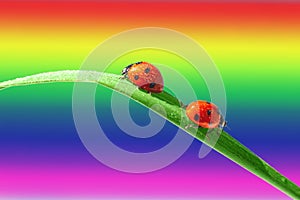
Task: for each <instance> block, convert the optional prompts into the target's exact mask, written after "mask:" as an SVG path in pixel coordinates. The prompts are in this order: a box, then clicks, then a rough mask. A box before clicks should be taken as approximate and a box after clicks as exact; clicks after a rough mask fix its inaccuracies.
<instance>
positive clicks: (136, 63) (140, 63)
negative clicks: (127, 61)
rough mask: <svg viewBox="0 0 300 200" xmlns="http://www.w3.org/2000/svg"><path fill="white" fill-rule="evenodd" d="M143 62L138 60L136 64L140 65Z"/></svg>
mask: <svg viewBox="0 0 300 200" xmlns="http://www.w3.org/2000/svg"><path fill="white" fill-rule="evenodd" d="M142 62H143V61H140V62H136V63H135V64H137V65H138V64H141V63H142Z"/></svg>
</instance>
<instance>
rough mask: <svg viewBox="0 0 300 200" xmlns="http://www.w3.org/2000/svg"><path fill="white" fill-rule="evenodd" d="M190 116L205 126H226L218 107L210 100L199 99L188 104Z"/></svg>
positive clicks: (188, 114)
mask: <svg viewBox="0 0 300 200" xmlns="http://www.w3.org/2000/svg"><path fill="white" fill-rule="evenodd" d="M186 115H187V116H188V118H189V119H190V120H191V121H192V122H194V123H195V124H197V125H198V126H201V127H203V128H209V129H212V128H217V127H219V128H222V129H223V128H224V127H225V126H226V121H225V120H224V118H223V116H222V115H221V113H220V111H219V109H218V107H217V106H216V105H215V104H213V103H210V102H207V101H203V100H197V101H194V102H192V103H190V104H189V105H188V106H186Z"/></svg>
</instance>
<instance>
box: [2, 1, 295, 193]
mask: <svg viewBox="0 0 300 200" xmlns="http://www.w3.org/2000/svg"><path fill="white" fill-rule="evenodd" d="M299 23H300V4H298V3H193V2H189V3H181V2H176V3H169V2H164V3H159V2H155V3H149V2H148V3H146V2H144V3H141V2H140V3H138V2H134V3H132V2H125V1H123V2H122V3H116V2H115V3H103V2H102V3H101V2H88V3H87V2H83V1H76V2H50V1H48V2H29V1H28V2H27V1H26V2H25V1H22V2H8V1H7V2H6V1H0V30H1V31H0V47H1V48H0V60H1V64H0V81H4V80H8V79H13V78H16V77H20V76H26V75H30V74H34V73H39V72H46V71H55V70H63V69H79V67H80V65H81V63H82V62H83V60H84V59H85V58H86V57H87V56H88V54H89V52H91V51H92V50H93V49H94V48H95V47H96V46H97V45H98V44H99V43H101V42H102V41H104V40H105V39H107V38H108V37H110V36H111V35H113V34H116V33H119V32H121V31H125V30H128V29H132V28H138V27H145V26H158V27H165V28H171V29H174V30H177V31H180V32H182V33H185V34H187V35H189V36H190V37H192V38H194V39H195V40H197V42H199V43H200V44H201V45H202V46H203V47H204V48H205V49H206V50H207V52H208V54H209V55H210V56H211V57H212V59H213V60H214V62H215V63H216V65H217V66H218V68H219V70H220V73H221V75H222V77H223V80H224V84H225V87H226V92H227V100H228V107H227V108H228V110H227V120H228V121H229V125H230V128H231V129H232V130H231V131H230V134H232V135H233V137H235V138H237V139H238V140H239V141H241V142H242V143H243V144H245V145H246V146H247V147H249V148H250V149H251V150H253V151H254V152H256V153H257V154H258V155H260V156H261V157H262V158H263V159H265V160H266V161H267V162H269V163H270V164H271V165H272V166H274V167H275V168H276V169H277V170H279V171H280V172H281V173H283V174H284V175H286V176H287V177H288V178H290V179H291V180H293V181H294V182H295V183H297V184H298V185H299V184H300V172H299V169H300V158H299V153H300V152H299V151H300V146H299V142H300V134H299V133H300V131H299V125H298V124H299V123H300V117H299V111H300V106H299V102H300V95H299V91H300V79H299V77H300V59H299V53H300V37H299V35H300V27H299ZM146 55H147V56H148V60H147V61H149V62H151V61H152V60H151V57H152V56H153V58H154V57H155V58H157V57H160V56H154V55H155V52H148V53H147V54H146ZM142 58H143V59H144V58H145V57H142ZM160 58H162V57H160ZM163 59H165V61H166V62H167V61H169V62H172V59H171V58H170V57H163ZM173 61H174V60H173ZM128 62H129V63H130V62H131V60H130V59H128ZM128 62H127V61H126V62H125V61H124V62H123V63H122V62H121V63H120V65H117V64H115V67H114V68H113V69H115V71H116V72H117V73H118V72H119V71H120V70H121V69H122V68H123V67H124V66H126V65H127V64H129V63H128ZM176 66H177V68H180V65H179V63H177V62H175V61H174V67H176ZM181 70H182V73H185V72H186V70H185V69H184V67H181ZM192 83H193V85H194V86H195V88H196V91H197V92H201V87H198V85H197V84H198V83H197V81H193V82H192ZM199 88H200V89H199ZM72 89H73V84H72V83H55V84H48V85H35V86H30V87H16V88H11V89H8V90H4V91H1V92H0V110H1V114H0V156H1V157H0V197H3V198H8V197H16V198H21V197H30V198H33V197H37V198H41V197H43V198H48V197H62V198H64V197H74V198H75V197H77V198H87V197H91V198H92V197H98V198H127V199H131V198H139V199H143V198H158V199H161V198H184V199H186V198H198V199H199V198H205V199H214V198H219V199H225V198H228V199H232V198H239V199H240V198H250V199H254V198H255V199H266V198H270V199H288V198H287V197H286V196H285V195H284V194H282V193H281V192H279V191H278V190H276V189H274V188H273V187H271V186H270V185H268V184H267V183H265V182H264V181H262V180H260V179H259V178H257V177H255V176H254V175H252V174H250V173H249V172H247V171H246V170H244V169H242V168H241V167H239V166H237V165H236V164H234V163H233V162H232V161H230V160H228V159H227V158H225V157H223V156H221V155H220V154H218V153H217V152H214V151H213V152H211V153H210V154H209V155H208V156H207V157H205V158H204V159H201V160H200V159H198V150H199V148H200V146H201V143H200V142H198V141H194V142H193V144H192V146H191V147H190V148H189V150H188V151H187V152H186V153H185V154H184V155H183V156H182V157H181V158H180V159H179V160H177V161H176V162H175V163H173V164H172V165H170V166H168V167H167V168H165V169H162V170H160V171H156V172H153V173H148V174H126V173H122V172H118V171H115V170H112V169H110V168H108V167H106V166H104V165H102V164H101V163H99V162H98V161H97V160H96V159H94V158H93V157H92V156H91V155H90V154H89V153H88V152H87V150H86V149H85V147H84V146H83V145H82V143H81V141H80V139H79V137H78V135H77V132H76V129H75V126H74V122H73V117H72V107H71V106H72ZM98 89H99V91H98V92H97V96H96V100H98V102H99V104H97V111H98V112H99V113H101V115H103V116H104V117H105V120H107V121H101V120H100V123H103V124H104V123H105V122H106V124H105V126H106V127H107V130H111V131H112V139H113V140H114V141H115V142H116V143H117V144H118V145H119V146H121V147H123V148H127V149H128V150H131V151H135V152H145V151H151V150H155V149H158V148H160V147H162V146H163V145H164V144H166V143H167V142H168V141H170V140H171V139H172V137H173V136H174V135H172V134H174V133H175V131H176V129H175V128H174V126H173V125H171V124H166V126H165V128H164V129H163V131H162V132H161V133H159V135H158V136H157V137H155V138H153V140H151V141H150V139H149V140H147V141H140V140H133V139H132V138H126V137H124V136H122V132H121V131H120V130H118V129H117V128H116V127H115V124H114V121H113V119H112V117H111V114H110V112H109V107H108V105H109V102H110V101H109V94H110V91H108V90H107V89H103V88H101V87H98ZM203 90H205V89H203ZM103 93H104V94H107V95H106V96H107V97H106V98H103V95H102V94H103ZM203 94H205V95H206V93H205V92H204V93H203ZM204 98H207V96H205V97H204ZM131 111H132V115H133V118H134V119H135V120H136V122H137V123H138V124H140V125H143V124H144V125H145V124H147V123H148V122H149V119H148V116H147V115H145V114H147V110H146V109H144V108H143V107H142V106H139V105H137V104H135V103H132V104H131ZM99 118H100V119H101V117H99Z"/></svg>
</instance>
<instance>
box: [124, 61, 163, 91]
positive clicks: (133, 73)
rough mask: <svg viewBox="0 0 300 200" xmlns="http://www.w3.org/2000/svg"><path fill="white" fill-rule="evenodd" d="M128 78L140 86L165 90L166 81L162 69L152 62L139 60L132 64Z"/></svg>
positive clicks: (144, 88)
mask: <svg viewBox="0 0 300 200" xmlns="http://www.w3.org/2000/svg"><path fill="white" fill-rule="evenodd" d="M127 77H128V79H129V80H130V81H131V82H132V83H133V84H135V85H137V86H138V87H139V88H141V89H143V90H146V91H149V92H153V93H160V92H162V91H163V88H164V82H163V78H162V75H161V73H160V71H159V70H158V69H157V68H156V67H155V66H153V65H152V64H150V63H147V62H138V63H135V64H132V65H131V66H130V67H129V69H128V71H127Z"/></svg>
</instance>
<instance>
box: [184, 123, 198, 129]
mask: <svg viewBox="0 0 300 200" xmlns="http://www.w3.org/2000/svg"><path fill="white" fill-rule="evenodd" d="M184 128H185V129H189V128H194V129H198V126H196V125H193V124H188V125H186V126H185V127H184Z"/></svg>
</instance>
